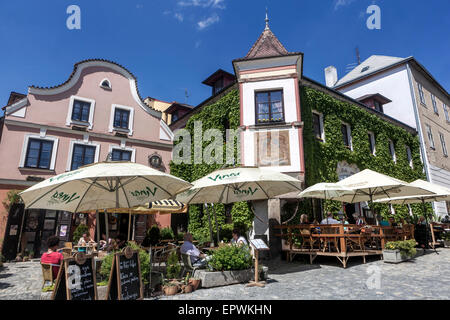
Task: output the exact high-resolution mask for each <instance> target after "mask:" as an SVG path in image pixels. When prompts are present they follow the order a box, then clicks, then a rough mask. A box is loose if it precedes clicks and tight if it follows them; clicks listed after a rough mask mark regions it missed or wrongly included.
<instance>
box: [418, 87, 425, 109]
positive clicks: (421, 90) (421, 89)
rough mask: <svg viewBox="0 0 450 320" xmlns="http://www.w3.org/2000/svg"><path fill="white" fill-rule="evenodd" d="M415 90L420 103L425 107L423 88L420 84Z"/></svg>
mask: <svg viewBox="0 0 450 320" xmlns="http://www.w3.org/2000/svg"><path fill="white" fill-rule="evenodd" d="M417 88H418V89H419V97H420V102H421V103H422V104H423V105H424V106H425V105H426V104H425V95H424V93H423V87H422V85H421V84H420V83H418V84H417Z"/></svg>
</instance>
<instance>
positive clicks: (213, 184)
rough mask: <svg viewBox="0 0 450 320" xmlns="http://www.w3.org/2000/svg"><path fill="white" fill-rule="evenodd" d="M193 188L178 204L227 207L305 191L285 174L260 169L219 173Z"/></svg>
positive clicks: (232, 170) (214, 173)
mask: <svg viewBox="0 0 450 320" xmlns="http://www.w3.org/2000/svg"><path fill="white" fill-rule="evenodd" d="M192 184H193V186H192V188H190V189H189V190H187V191H185V192H183V193H180V194H178V195H177V197H176V200H178V201H181V202H183V203H186V204H196V203H197V204H199V203H205V204H206V203H225V204H227V203H233V202H240V201H250V200H265V199H271V198H274V197H276V196H279V195H282V194H285V193H289V192H293V191H300V190H301V182H300V180H298V179H295V178H293V177H291V176H289V175H287V174H284V173H280V172H277V171H274V170H270V169H266V168H259V167H237V168H228V169H220V170H216V171H214V172H212V173H210V174H208V175H206V176H205V177H203V178H200V179H198V180H196V181H194V182H192ZM206 209H207V213H208V218H209V227H210V234H211V238H212V227H211V218H210V215H209V211H208V208H206ZM255 216H256V215H255ZM211 241H212V239H211Z"/></svg>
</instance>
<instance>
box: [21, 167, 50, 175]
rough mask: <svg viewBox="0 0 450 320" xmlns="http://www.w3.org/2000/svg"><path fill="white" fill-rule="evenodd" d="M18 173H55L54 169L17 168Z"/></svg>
mask: <svg viewBox="0 0 450 320" xmlns="http://www.w3.org/2000/svg"><path fill="white" fill-rule="evenodd" d="M18 169H19V171H34V172H42V173H53V174H54V173H55V170H54V169H42V168H29V167H19V168H18Z"/></svg>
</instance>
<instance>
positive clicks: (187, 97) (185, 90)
mask: <svg viewBox="0 0 450 320" xmlns="http://www.w3.org/2000/svg"><path fill="white" fill-rule="evenodd" d="M184 96H185V97H186V102H185V103H186V104H187V102H188V99H189V93H188V90H187V88H186V89H184Z"/></svg>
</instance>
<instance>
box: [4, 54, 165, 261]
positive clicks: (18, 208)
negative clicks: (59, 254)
mask: <svg viewBox="0 0 450 320" xmlns="http://www.w3.org/2000/svg"><path fill="white" fill-rule="evenodd" d="M3 109H4V111H5V115H4V118H3V119H2V120H3V123H2V132H1V136H0V137H1V141H0V159H2V163H1V166H0V200H1V201H2V202H3V203H5V204H6V206H5V205H4V204H3V205H0V207H1V208H0V239H3V241H2V242H3V254H4V255H5V256H7V258H11V256H12V255H15V254H16V252H17V251H23V250H24V249H25V248H27V249H28V251H29V252H31V251H32V252H34V253H35V255H36V256H38V255H39V253H40V252H42V251H43V250H46V246H45V240H46V239H47V238H48V237H49V236H50V235H54V234H57V235H59V236H60V238H61V240H62V241H69V240H70V237H71V231H73V229H74V228H75V227H76V225H77V223H79V222H80V221H82V220H83V219H87V222H88V225H90V226H91V234H92V236H94V233H95V232H94V230H95V223H96V218H95V216H94V215H87V216H83V215H74V216H75V218H73V217H72V215H71V214H67V213H64V212H56V211H51V210H26V211H24V210H23V205H14V206H11V208H8V201H7V193H8V192H9V191H10V190H23V189H26V188H27V187H29V186H31V185H33V184H35V183H36V182H38V181H41V180H43V179H47V178H49V177H51V176H53V175H56V174H60V173H63V172H66V171H70V170H74V169H76V168H78V167H80V166H82V165H86V164H89V163H92V162H98V161H105V160H106V159H107V157H108V155H110V157H112V160H128V161H133V162H138V163H142V164H146V165H151V166H154V167H155V166H156V168H157V169H159V170H162V171H166V172H168V171H169V166H168V164H169V161H170V159H171V152H172V140H173V134H172V131H171V130H170V129H169V127H168V126H167V125H166V123H165V122H164V121H163V120H162V119H161V112H160V111H157V110H154V109H152V108H151V107H149V106H148V105H147V104H145V103H144V101H143V99H142V98H141V96H140V94H139V90H138V87H137V80H136V77H135V76H134V75H133V74H132V73H131V72H129V71H128V70H127V69H125V68H124V67H122V66H121V65H119V64H117V63H114V62H111V61H106V60H85V61H81V62H79V63H77V64H75V66H74V70H73V72H72V74H71V75H70V76H69V78H68V79H67V80H66V81H65V82H64V83H62V84H60V85H57V86H54V87H51V88H41V87H36V86H31V87H29V88H28V94H27V95H22V94H18V93H11V97H10V99H9V101H8V104H7V106H5V107H4V108H3ZM159 163H160V165H158V164H159ZM8 209H9V210H8ZM99 218H100V219H98V220H97V221H100V223H99V224H100V228H101V229H102V232H105V231H106V230H104V228H105V222H104V219H105V217H104V216H102V217H99ZM109 219H110V221H109V222H110V223H109V225H110V230H108V231H109V234H110V236H114V235H115V234H118V233H122V232H123V231H124V230H125V229H124V228H125V227H126V228H127V226H128V215H118V216H116V217H113V216H110V217H109ZM157 219H158V223H159V224H160V225H162V226H170V215H166V216H162V217H159V218H158V217H157ZM115 221H116V222H117V223H116V224H111V222H115ZM135 222H138V221H135ZM140 222H141V224H142V221H140ZM124 226H125V227H124ZM122 229H124V230H122ZM125 234H126V232H125ZM2 242H0V244H1V243H2Z"/></svg>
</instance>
